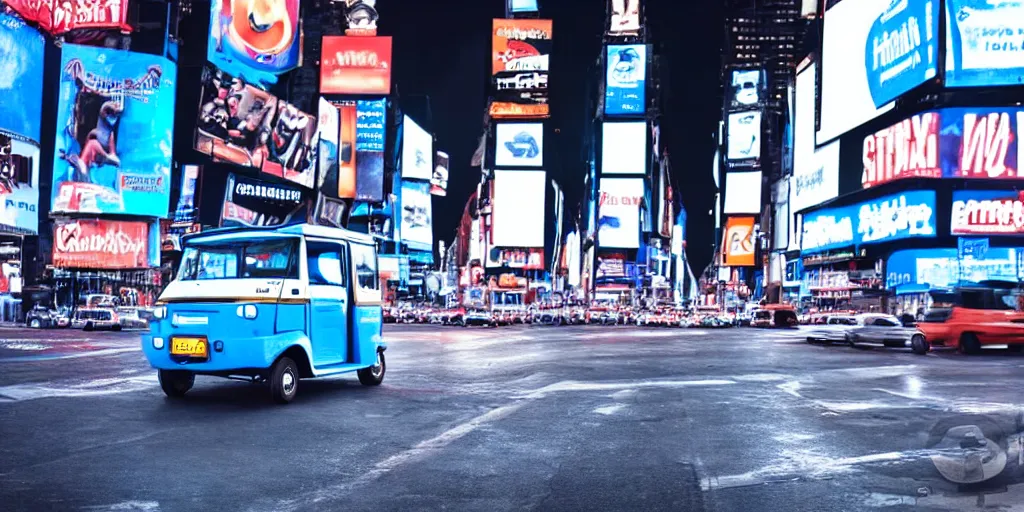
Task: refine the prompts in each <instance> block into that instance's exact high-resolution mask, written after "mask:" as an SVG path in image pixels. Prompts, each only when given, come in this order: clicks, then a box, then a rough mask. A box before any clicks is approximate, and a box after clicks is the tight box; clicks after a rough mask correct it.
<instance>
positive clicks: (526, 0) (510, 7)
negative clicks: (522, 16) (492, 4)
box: [505, 0, 537, 14]
mask: <svg viewBox="0 0 1024 512" xmlns="http://www.w3.org/2000/svg"><path fill="white" fill-rule="evenodd" d="M505 12H506V13H508V14H518V13H524V12H537V0H508V1H507V2H506V5H505Z"/></svg>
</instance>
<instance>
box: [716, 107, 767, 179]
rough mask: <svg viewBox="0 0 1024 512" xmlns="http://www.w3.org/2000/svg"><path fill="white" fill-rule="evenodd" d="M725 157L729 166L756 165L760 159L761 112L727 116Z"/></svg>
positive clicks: (752, 111)
mask: <svg viewBox="0 0 1024 512" xmlns="http://www.w3.org/2000/svg"><path fill="white" fill-rule="evenodd" d="M726 129H727V132H726V133H727V137H728V138H727V142H726V144H727V147H726V152H725V157H726V159H727V160H728V161H729V163H730V165H736V164H740V163H748V164H752V163H756V162H757V161H758V160H759V159H760V158H761V111H759V110H751V111H748V112H736V113H734V114H729V124H728V127H727V128H726Z"/></svg>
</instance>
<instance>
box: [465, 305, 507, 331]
mask: <svg viewBox="0 0 1024 512" xmlns="http://www.w3.org/2000/svg"><path fill="white" fill-rule="evenodd" d="M462 325H463V326H469V325H485V326H488V327H497V326H498V322H496V321H495V320H494V315H492V314H491V312H490V311H486V310H483V309H474V310H471V311H469V312H467V313H466V316H465V322H464V323H463V324H462Z"/></svg>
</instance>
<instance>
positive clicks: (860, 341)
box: [843, 313, 917, 348]
mask: <svg viewBox="0 0 1024 512" xmlns="http://www.w3.org/2000/svg"><path fill="white" fill-rule="evenodd" d="M856 320H857V325H854V326H850V328H849V329H847V330H846V331H845V332H844V335H843V338H844V340H845V341H846V342H847V343H849V344H850V346H851V347H855V346H858V345H882V346H885V347H890V348H903V347H906V346H907V345H908V344H909V343H910V338H911V337H912V336H913V335H914V334H915V333H916V332H917V330H916V329H914V328H913V327H906V326H904V325H903V323H901V322H900V320H899V319H898V318H896V317H895V316H893V315H882V314H878V313H864V314H861V315H857V317H856Z"/></svg>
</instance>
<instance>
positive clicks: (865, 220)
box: [800, 190, 936, 253]
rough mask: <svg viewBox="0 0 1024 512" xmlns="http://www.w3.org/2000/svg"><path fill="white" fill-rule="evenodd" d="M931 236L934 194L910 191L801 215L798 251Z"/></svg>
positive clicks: (933, 226)
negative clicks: (801, 233) (801, 226)
mask: <svg viewBox="0 0 1024 512" xmlns="http://www.w3.org/2000/svg"><path fill="white" fill-rule="evenodd" d="M934 236H936V233H935V191H932V190H912V191H908V192H904V193H901V194H893V195H888V196H883V197H880V198H877V199H872V200H869V201H865V202H863V203H858V204H854V205H850V206H839V207H835V208H825V209H822V210H818V211H814V212H810V213H806V214H804V216H803V235H802V237H801V247H800V248H801V250H802V251H803V252H805V253H810V252H820V251H824V250H828V249H840V248H845V247H851V246H853V247H856V246H860V245H864V244H873V243H882V242H892V241H895V240H902V239H906V238H921V237H925V238H931V237H934Z"/></svg>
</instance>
